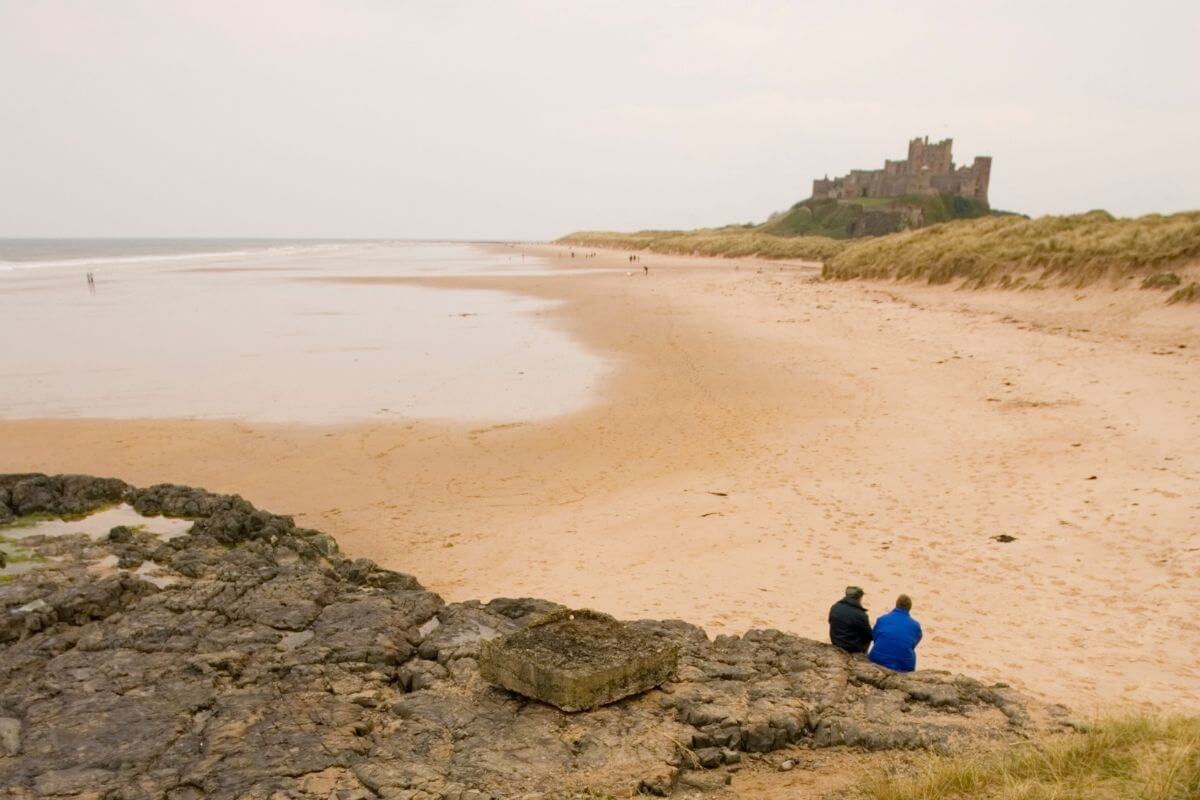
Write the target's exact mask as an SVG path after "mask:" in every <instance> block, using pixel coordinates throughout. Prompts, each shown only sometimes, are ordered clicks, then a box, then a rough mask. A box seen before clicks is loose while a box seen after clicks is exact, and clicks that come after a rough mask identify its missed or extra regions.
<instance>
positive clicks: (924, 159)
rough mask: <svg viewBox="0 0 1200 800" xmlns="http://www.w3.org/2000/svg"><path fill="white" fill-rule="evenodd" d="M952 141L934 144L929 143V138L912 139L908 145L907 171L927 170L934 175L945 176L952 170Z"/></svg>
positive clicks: (944, 140)
mask: <svg viewBox="0 0 1200 800" xmlns="http://www.w3.org/2000/svg"><path fill="white" fill-rule="evenodd" d="M953 147H954V140H953V139H943V140H942V141H940V142H935V143H934V144H930V143H929V137H928V136H926V137H924V138H918V139H913V140H912V141H910V142H909V143H908V170H909V172H921V171H922V170H929V172H930V173H932V174H934V175H946V174H948V173H950V172H952V171H953V170H954V157H953V155H952V154H951V150H952V149H953Z"/></svg>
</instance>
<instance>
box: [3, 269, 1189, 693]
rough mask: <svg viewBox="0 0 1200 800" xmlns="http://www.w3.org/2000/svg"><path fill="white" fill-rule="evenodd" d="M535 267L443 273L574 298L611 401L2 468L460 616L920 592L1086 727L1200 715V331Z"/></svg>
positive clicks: (778, 615) (758, 618) (60, 439)
mask: <svg viewBox="0 0 1200 800" xmlns="http://www.w3.org/2000/svg"><path fill="white" fill-rule="evenodd" d="M528 252H530V253H536V254H539V255H541V256H543V257H545V258H548V259H552V260H554V261H555V262H556V263H558V264H559V265H560V266H563V267H564V268H566V269H571V268H575V269H576V270H577V271H579V272H580V274H563V275H561V276H560V275H553V274H551V275H532V276H525V277H502V278H466V277H463V278H449V279H442V280H440V281H436V282H435V283H436V284H437V285H444V286H455V287H465V288H495V287H502V288H504V289H506V290H509V291H520V292H522V293H525V294H529V295H532V296H537V297H542V298H547V299H552V300H556V301H561V304H560V305H558V306H556V307H553V308H547V309H545V310H542V311H539V312H538V313H539V314H542V315H545V316H547V317H548V318H549V319H551V320H552V321H553V322H554V324H556V325H560V326H561V327H562V329H563V330H565V331H567V332H569V333H570V334H572V335H573V336H576V337H578V338H579V339H580V340H581V341H583V342H585V343H586V344H588V345H589V346H591V347H593V348H596V349H597V350H600V351H602V352H603V353H605V354H606V355H608V356H610V357H611V358H612V359H613V360H614V362H615V363H616V364H617V368H616V369H615V370H614V372H613V374H612V376H611V377H610V378H608V379H607V381H606V382H605V383H604V385H603V386H602V387H601V390H600V391H601V393H602V396H603V402H601V403H599V404H597V405H596V406H595V407H593V408H590V409H587V410H585V411H582V412H579V413H576V414H573V415H570V416H566V417H559V418H556V419H551V420H548V421H546V420H542V421H523V420H498V421H496V423H494V424H491V423H489V424H484V425H480V424H478V423H475V424H471V425H449V424H432V423H427V422H420V421H412V422H407V423H404V422H388V423H372V424H358V425H343V426H336V427H328V426H326V427H313V426H300V425H267V424H247V423H233V422H187V421H120V422H115V421H80V420H35V421H21V422H0V440H2V441H3V442H4V446H3V448H2V449H0V470H2V471H13V470H21V471H24V470H42V471H47V472H65V471H82V472H89V473H93V474H106V473H107V474H112V475H116V476H119V477H121V478H124V479H126V480H128V481H131V482H134V483H140V484H146V483H151V482H155V481H163V480H170V481H178V482H182V483H189V484H193V485H203V486H205V487H207V488H208V489H210V490H216V491H236V492H240V493H242V494H244V495H245V496H247V497H248V498H249V499H251V500H252V501H253V502H255V503H256V504H258V505H260V506H263V507H267V508H272V509H277V510H279V511H285V512H292V513H295V514H296V516H297V517H298V518H299V519H300V520H302V521H304V522H305V523H308V524H311V525H313V526H315V527H320V528H322V529H324V530H326V531H328V532H330V533H332V534H334V535H335V536H337V537H338V539H339V541H340V542H341V543H342V545H343V547H344V549H345V550H347V551H348V553H350V554H352V555H356V556H368V557H371V558H373V559H375V560H377V561H379V562H380V563H381V564H383V565H385V566H387V567H391V568H394V569H400V570H404V571H408V572H411V573H413V574H415V575H417V576H418V577H420V578H421V580H422V581H423V582H425V583H426V585H428V586H429V587H430V588H432V589H434V590H436V591H438V592H440V593H441V594H443V595H444V596H445V597H446V598H447V599H450V600H459V599H464V598H471V597H482V598H489V597H493V596H501V595H507V596H517V595H532V596H540V597H547V598H553V599H557V600H560V601H562V602H566V603H573V604H579V605H589V606H594V607H597V608H600V609H603V610H606V611H609V612H612V613H614V614H617V615H618V616H623V617H644V616H652V617H683V618H686V619H689V620H691V621H694V622H697V623H699V624H702V625H705V626H707V627H708V628H709V630H710V633H716V632H737V631H740V630H743V629H745V628H748V627H776V628H781V629H785V630H788V631H791V632H795V633H799V634H802V635H808V636H812V637H823V636H824V633H825V622H824V619H825V613H826V610H827V609H828V606H829V604H830V603H831V602H833V600H834V599H836V597H837V596H838V595H839V594H840V592H841V589H842V587H844V586H845V585H846V584H847V583H857V584H859V585H862V586H864V587H865V588H866V589H867V593H868V594H867V598H866V600H867V605H868V606H869V607H870V609H871V611H872V613H873V614H874V613H881V612H883V611H885V610H887V609H888V608H889V602H890V600H891V599H892V598H893V597H894V595H895V594H897V593H898V592H901V591H904V592H908V593H909V594H911V595H912V596H913V598H914V601H915V608H914V615H915V616H917V617H918V618H919V619H920V620H921V621H922V623H923V624H924V626H925V630H926V641H925V642H924V643H923V644H922V646H921V648H920V650H919V653H918V654H919V658H920V664H921V666H922V667H936V668H943V669H953V670H962V671H965V672H969V673H971V674H975V675H978V676H980V677H983V678H987V679H992V680H997V681H1007V682H1010V683H1013V684H1017V685H1020V686H1023V687H1025V688H1027V689H1030V690H1033V691H1035V692H1038V693H1040V694H1042V695H1043V696H1046V697H1049V698H1052V699H1054V700H1058V701H1062V702H1067V703H1070V704H1072V705H1075V706H1077V707H1079V708H1080V709H1081V710H1090V709H1091V708H1092V707H1093V706H1099V705H1101V704H1103V705H1106V706H1107V705H1109V704H1112V703H1141V702H1147V703H1153V704H1157V705H1160V706H1163V707H1170V708H1173V709H1190V710H1193V711H1195V710H1196V709H1200V668H1198V667H1197V663H1196V662H1197V659H1196V654H1197V652H1198V648H1200V622H1197V620H1196V611H1195V609H1196V608H1198V607H1200V500H1198V499H1197V498H1198V497H1200V492H1198V489H1200V485H1198V482H1197V475H1200V425H1197V423H1198V422H1200V368H1198V367H1200V314H1197V312H1196V311H1195V309H1189V308H1186V307H1182V308H1181V307H1163V306H1161V300H1162V298H1161V297H1160V296H1157V295H1155V296H1153V297H1150V296H1149V295H1150V294H1151V293H1140V292H1137V291H1121V292H1113V291H1111V290H1109V289H1107V288H1094V289H1090V290H1088V291H1087V292H1085V293H1080V292H1078V291H1061V292H1059V291H1046V292H1041V293H1013V292H1009V293H1004V292H984V293H968V292H956V291H954V290H952V289H948V288H938V289H931V288H926V287H916V286H902V285H896V284H890V283H889V284H861V283H847V284H830V283H822V282H819V281H817V280H816V272H815V270H813V269H812V268H811V267H806V266H804V265H796V264H782V265H781V264H774V263H772V264H759V263H756V262H731V261H707V260H701V259H683V258H668V257H662V256H646V257H645V258H644V261H643V263H645V264H647V265H649V267H650V274H649V275H648V276H643V275H642V274H641V273H640V271H639V272H637V273H636V274H633V275H627V274H626V266H627V262H626V256H625V255H624V254H603V253H602V254H601V255H600V256H598V257H597V258H595V259H585V260H581V259H578V258H577V259H569V258H565V257H564V251H562V250H560V249H556V248H553V247H549V246H547V247H541V248H531V249H529V250H528ZM606 266H610V267H613V270H612V271H610V272H596V271H592V270H594V268H596V267H606ZM582 267H587V268H589V271H587V272H583V271H581V270H579V268H582ZM428 282H430V281H427V283H428ZM481 390H486V388H481ZM334 497H337V498H339V499H338V500H336V501H335V500H334V499H333V498H334ZM347 497H350V498H353V499H352V501H351V502H347V501H346V498H347ZM1001 536H1006V537H1014V538H1013V540H1012V541H1008V542H1002V541H999V540H998V539H997V538H996V537H1001Z"/></svg>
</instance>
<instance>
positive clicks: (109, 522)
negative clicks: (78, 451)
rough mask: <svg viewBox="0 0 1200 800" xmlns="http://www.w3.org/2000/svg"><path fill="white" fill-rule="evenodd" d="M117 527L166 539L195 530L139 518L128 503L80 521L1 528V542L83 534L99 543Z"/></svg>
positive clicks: (186, 523) (173, 521)
mask: <svg viewBox="0 0 1200 800" xmlns="http://www.w3.org/2000/svg"><path fill="white" fill-rule="evenodd" d="M118 525H125V526H126V527H129V528H134V529H137V530H142V531H145V532H147V533H153V534H155V535H156V536H159V537H161V538H163V539H172V538H174V537H176V536H182V535H183V534H185V533H187V532H188V530H189V529H190V528H191V527H192V520H190V519H177V518H173V517H147V516H143V515H142V514H139V513H138V512H137V511H135V510H134V508H133V506H131V505H129V504H128V503H122V504H120V505H119V506H113V507H112V508H106V509H104V510H103V511H97V512H95V513H94V514H89V515H88V516H86V517H82V518H80V519H43V520H38V521H36V522H32V523H30V522H23V521H21V520H17V522H16V523H14V524H9V525H0V538H4V539H8V540H18V539H27V538H29V537H30V536H67V535H69V534H73V533H84V534H87V535H88V536H90V537H91V538H92V539H100V538H102V537H104V536H107V535H108V532H109V531H110V530H112V529H113V528H115V527H117V526H118ZM6 574H7V573H6Z"/></svg>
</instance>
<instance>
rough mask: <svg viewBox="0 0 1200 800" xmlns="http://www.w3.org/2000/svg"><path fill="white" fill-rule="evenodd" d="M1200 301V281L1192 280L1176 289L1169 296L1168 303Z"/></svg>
mask: <svg viewBox="0 0 1200 800" xmlns="http://www.w3.org/2000/svg"><path fill="white" fill-rule="evenodd" d="M1197 301H1200V283H1196V282H1195V281H1192V282H1191V283H1189V284H1188V285H1187V286H1183V287H1181V288H1179V289H1176V290H1175V291H1174V292H1172V293H1171V296H1170V297H1168V298H1167V303H1168V304H1171V305H1174V304H1175V303H1195V302H1197Z"/></svg>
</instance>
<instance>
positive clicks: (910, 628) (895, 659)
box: [869, 594, 922, 672]
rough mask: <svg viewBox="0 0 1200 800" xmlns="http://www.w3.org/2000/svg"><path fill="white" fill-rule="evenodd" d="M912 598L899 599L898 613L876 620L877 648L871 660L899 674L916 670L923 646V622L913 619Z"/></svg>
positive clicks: (874, 647) (900, 597) (889, 613)
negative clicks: (920, 646) (918, 646)
mask: <svg viewBox="0 0 1200 800" xmlns="http://www.w3.org/2000/svg"><path fill="white" fill-rule="evenodd" d="M911 611H912V598H910V597H909V596H908V595H906V594H902V595H900V596H899V597H897V598H896V610H895V611H889V612H888V613H887V614H884V615H883V616H882V617H880V618H879V619H877V620H875V645H874V646H873V647H872V648H871V655H870V656H869V658H870V659H871V660H872V661H874V662H875V663H876V664H878V665H879V666H881V667H887V668H888V669H890V670H895V671H896V672H912V671H913V670H914V669H916V668H917V645H918V644H920V643H921V635H922V634H921V623H919V622H917V621H916V620H915V619H913V618H912V614H911V613H910V612H911Z"/></svg>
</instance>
